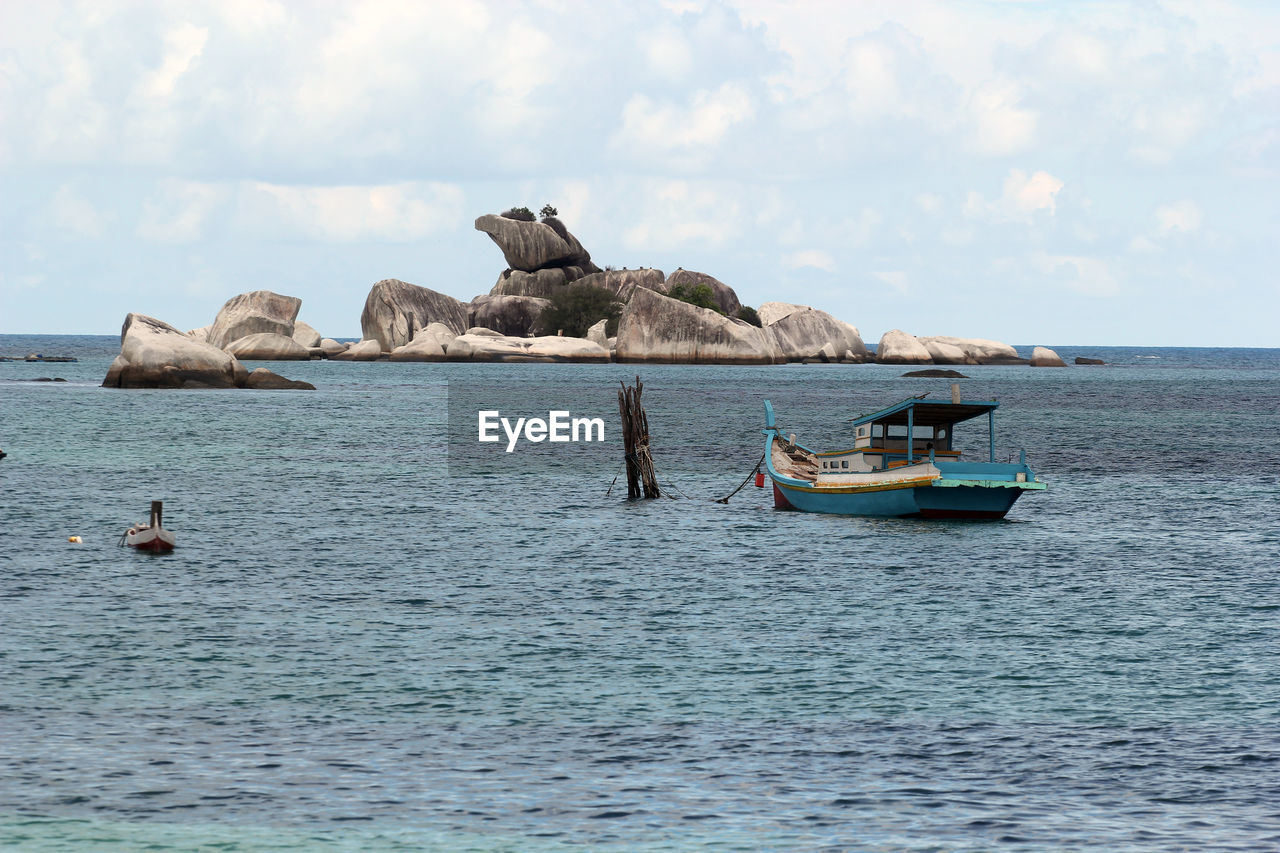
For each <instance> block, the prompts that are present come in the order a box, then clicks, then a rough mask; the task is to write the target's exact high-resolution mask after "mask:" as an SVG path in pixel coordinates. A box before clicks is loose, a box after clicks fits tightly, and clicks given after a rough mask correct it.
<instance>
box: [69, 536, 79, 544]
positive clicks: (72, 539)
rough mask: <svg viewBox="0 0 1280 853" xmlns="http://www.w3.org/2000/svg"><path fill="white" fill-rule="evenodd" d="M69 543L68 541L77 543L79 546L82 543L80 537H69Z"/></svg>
mask: <svg viewBox="0 0 1280 853" xmlns="http://www.w3.org/2000/svg"><path fill="white" fill-rule="evenodd" d="M67 541H68V542H75V543H76V544H79V543H80V537H79V536H68V537H67Z"/></svg>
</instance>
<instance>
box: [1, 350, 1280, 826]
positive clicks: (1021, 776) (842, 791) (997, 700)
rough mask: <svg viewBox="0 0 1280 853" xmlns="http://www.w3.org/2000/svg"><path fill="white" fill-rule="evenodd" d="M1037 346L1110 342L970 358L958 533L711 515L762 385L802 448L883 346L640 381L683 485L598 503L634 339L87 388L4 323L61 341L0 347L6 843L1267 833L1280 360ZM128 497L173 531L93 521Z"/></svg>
mask: <svg viewBox="0 0 1280 853" xmlns="http://www.w3.org/2000/svg"><path fill="white" fill-rule="evenodd" d="M1057 349H1058V351H1059V353H1060V354H1061V355H1063V356H1064V357H1065V358H1068V360H1069V359H1070V358H1072V357H1073V356H1075V355H1091V356H1098V357H1101V358H1104V359H1106V360H1108V361H1109V362H1113V363H1112V364H1108V365H1107V366H1104V367H1089V368H1086V367H1078V368H1077V367H1072V368H1069V369H1066V370H1048V369H1032V368H1027V367H976V368H963V370H964V372H966V373H968V374H969V376H970V377H971V378H970V379H967V380H964V381H963V383H962V385H963V389H964V394H965V396H966V397H973V398H979V397H982V398H986V397H996V398H998V399H999V400H1000V401H1001V406H1000V410H999V415H998V418H997V424H998V429H999V432H998V455H999V456H1000V457H1001V458H1004V457H1007V456H1010V455H1014V454H1016V453H1017V452H1018V450H1019V449H1020V448H1026V449H1027V451H1028V457H1029V461H1030V462H1031V464H1032V465H1033V467H1035V469H1036V470H1037V472H1038V473H1039V474H1040V475H1041V477H1042V478H1043V479H1046V480H1047V481H1048V482H1049V483H1050V488H1049V490H1048V491H1047V492H1045V493H1040V494H1032V495H1028V496H1026V497H1024V498H1023V499H1022V500H1021V501H1019V503H1018V504H1017V505H1016V506H1015V507H1014V510H1013V511H1012V512H1011V513H1010V516H1009V519H1008V520H1007V521H1005V522H1002V523H955V522H922V521H905V520H873V519H856V518H840V517H830V516H814V515H804V514H798V513H782V512H777V511H775V510H773V509H772V505H771V500H770V496H769V495H768V494H766V493H765V491H763V490H757V489H755V488H753V487H751V486H748V487H747V488H746V489H744V490H743V491H742V492H740V493H738V494H737V495H736V496H735V497H734V498H733V499H731V500H730V502H729V504H728V505H721V504H716V503H712V502H710V501H709V500H706V499H705V498H708V497H718V496H720V495H723V494H724V493H726V492H728V491H729V490H730V489H732V488H733V487H734V486H736V485H737V484H738V483H739V482H740V481H741V480H742V478H743V477H744V476H746V474H747V473H748V471H750V469H751V467H752V466H753V465H754V464H755V462H756V460H757V459H758V458H759V455H760V451H761V445H762V439H761V437H760V434H759V426H760V421H761V419H762V413H761V401H762V400H763V399H764V398H766V397H767V398H769V399H771V400H772V401H773V403H774V405H775V407H776V408H777V410H778V412H779V417H780V420H781V421H782V422H783V423H784V424H785V425H786V426H787V428H788V429H789V430H791V431H794V432H796V433H797V434H798V436H800V437H801V440H802V441H805V443H808V444H814V445H820V446H832V447H835V446H840V445H843V444H846V443H847V438H848V428H847V423H846V422H845V419H847V418H848V417H851V416H853V415H855V414H858V413H861V412H865V411H870V410H874V409H876V408H879V407H880V406H882V405H887V404H888V403H891V402H895V401H897V400H899V399H902V398H904V397H907V396H912V395H915V394H920V393H923V392H925V391H929V392H932V393H933V394H935V395H938V396H945V395H946V394H947V387H946V381H945V380H921V379H904V378H901V373H902V372H903V370H904V369H903V368H892V367H886V366H877V365H861V366H820V365H814V366H785V367H782V366H780V367H773V368H720V367H690V366H669V367H643V368H641V369H640V370H639V373H640V374H641V376H642V378H643V379H644V380H645V383H646V390H645V399H646V405H647V408H648V411H649V419H650V425H651V427H652V431H653V435H654V443H655V458H656V462H657V466H658V470H659V474H660V476H661V477H662V478H663V479H664V481H666V482H668V483H669V484H670V485H672V486H673V487H678V488H679V489H680V490H681V491H683V492H684V493H687V494H688V495H690V496H692V497H693V498H698V499H690V500H666V499H664V500H660V501H652V502H641V503H636V504H629V503H627V502H625V501H624V500H620V499H619V489H620V488H621V487H622V483H621V482H619V484H618V485H615V486H614V487H613V491H612V493H611V494H609V495H608V496H606V491H607V490H608V489H609V487H610V484H611V482H612V481H613V479H614V477H615V475H617V474H618V473H619V472H620V470H621V465H620V450H619V447H618V435H617V426H616V424H617V420H616V389H617V387H618V386H617V383H618V381H619V380H622V379H630V378H632V377H633V376H634V374H635V373H636V372H637V371H636V369H635V368H634V367H628V366H626V365H599V366H561V365H510V366H502V365H436V364H389V363H373V364H358V363H352V364H344V363H330V362H312V363H301V364H299V363H282V364H278V365H272V367H273V368H274V369H276V370H278V371H279V372H281V373H284V374H286V375H288V376H290V377H293V378H301V379H306V380H308V381H311V382H313V383H314V384H316V385H317V386H318V388H319V390H318V391H316V392H250V391H203V392H197V391H118V390H108V389H102V388H99V387H97V386H98V383H99V382H101V379H102V376H103V375H104V374H105V372H106V366H107V364H108V363H109V361H110V359H111V358H112V357H113V356H114V355H115V354H116V352H117V351H118V343H117V342H116V340H115V339H114V338H40V339H37V338H33V337H17V336H0V354H5V355H24V354H25V353H26V352H31V351H42V352H45V353H46V354H51V355H76V356H79V357H81V361H80V362H79V363H77V364H27V363H0V447H3V448H4V449H5V450H6V451H7V452H8V453H9V454H10V456H9V458H7V459H5V460H4V461H3V462H0V520H3V528H2V529H3V533H2V534H0V536H2V539H0V541H2V542H3V548H0V626H2V631H0V846H7V847H14V848H18V849H32V850H50V849H59V850H60V849H71V850H97V849H104V848H108V847H111V848H114V849H144V848H145V849H153V850H194V849H211V848H214V847H215V846H217V847H218V849H228V850H234V849H243V850H261V849H272V850H274V849H281V850H284V849H290V850H292V849H301V850H310V849H343V850H357V849H360V850H363V849H404V850H420V849H435V850H450V851H452V850H486V851H489V850H512V851H523V850H535V851H541V850H583V849H590V850H598V849H610V850H687V849H710V850H798V849H805V850H825V849H830V850H846V849H859V850H988V849H992V848H995V847H1009V848H1014V849H1017V848H1025V849H1053V850H1062V849H1080V850H1083V849H1110V850H1126V849H1131V850H1166V849H1259V850H1266V849H1274V848H1276V847H1277V846H1280V672H1278V671H1277V662H1276V661H1277V656H1276V649H1277V647H1280V585H1278V581H1280V577H1278V576H1280V559H1277V557H1278V556H1280V524H1278V523H1277V521H1276V519H1277V511H1278V510H1280V473H1278V472H1280V429H1277V426H1276V413H1277V411H1278V410H1280V351H1277V350H1212V349H1168V350H1150V349H1142V350H1136V349H1125V348H1101V347H1089V348H1072V347H1058V348H1057ZM1148 356H1158V358H1150V357H1148ZM41 376H45V377H51V378H52V377H63V378H65V379H67V380H68V381H67V382H59V383H53V382H48V383H45V382H39V383H37V382H28V381H21V380H27V379H32V378H38V377H41ZM478 406H492V407H493V408H496V409H500V410H502V411H503V413H504V414H506V413H507V412H511V413H512V414H520V415H529V414H536V413H538V412H545V411H546V410H547V409H548V408H550V407H570V408H572V410H573V411H574V414H583V415H590V416H602V417H604V418H605V419H606V421H607V424H608V434H607V438H608V441H607V442H606V443H605V444H604V445H555V446H552V445H549V444H542V445H537V446H530V447H526V448H524V449H522V450H519V451H517V452H516V453H513V454H510V455H507V454H502V453H501V452H500V451H499V452H498V453H496V454H495V453H493V452H491V451H492V448H491V447H490V446H485V447H480V446H479V445H473V444H471V443H470V442H469V440H468V439H466V436H468V435H470V432H469V431H470V430H472V429H473V428H474V425H473V424H472V423H471V422H470V421H467V420H466V418H467V417H474V412H475V409H476V407H478ZM468 412H470V414H469V415H468V414H467V413H468ZM464 421H465V422H464ZM451 435H452V437H453V439H454V440H453V441H452V442H451V441H450V440H449V438H450V436H451ZM460 436H461V439H460V438H459V437H460ZM957 437H958V438H959V439H960V440H961V442H962V443H963V444H964V446H965V449H973V450H977V451H979V452H982V453H985V448H986V430H985V427H984V426H975V427H973V428H972V429H965V428H964V427H961V428H960V429H959V430H958V431H957ZM469 448H470V450H474V451H475V453H474V456H472V455H471V454H470V453H469ZM152 498H162V499H164V500H165V507H166V515H167V519H168V523H167V526H169V527H171V528H173V529H174V530H175V531H177V533H178V535H179V549H178V550H177V551H176V552H175V553H174V554H172V555H169V556H163V557H146V556H143V555H138V554H133V553H128V552H126V551H124V550H123V549H120V548H117V547H116V540H117V538H118V537H119V535H120V533H121V532H122V530H123V529H124V527H125V526H127V524H128V523H129V522H131V521H133V520H135V519H139V518H143V517H145V514H146V509H147V505H148V502H149V501H150V500H151V499H152ZM70 535H79V536H81V537H82V539H83V542H82V543H81V544H78V545H77V544H71V543H68V542H67V537H68V536H70Z"/></svg>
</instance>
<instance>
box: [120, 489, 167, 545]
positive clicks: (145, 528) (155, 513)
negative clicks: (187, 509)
mask: <svg viewBox="0 0 1280 853" xmlns="http://www.w3.org/2000/svg"><path fill="white" fill-rule="evenodd" d="M163 515H164V503H163V501H152V502H151V520H150V521H149V522H148V523H147V524H135V525H133V527H130V528H129V529H128V530H126V531H125V532H124V535H123V536H121V537H120V538H121V541H122V542H123V543H124V544H125V545H128V546H130V547H132V548H137V549H138V550H139V551H172V550H173V546H174V544H176V542H177V537H176V536H174V535H173V532H172V531H169V530H165V529H164V527H163V526H161V523H160V522H161V520H162V517H163Z"/></svg>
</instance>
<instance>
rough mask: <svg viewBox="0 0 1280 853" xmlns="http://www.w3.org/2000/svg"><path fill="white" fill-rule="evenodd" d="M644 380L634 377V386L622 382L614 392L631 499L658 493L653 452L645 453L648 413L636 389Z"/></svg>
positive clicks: (640, 388)
mask: <svg viewBox="0 0 1280 853" xmlns="http://www.w3.org/2000/svg"><path fill="white" fill-rule="evenodd" d="M643 390H644V383H643V382H641V381H640V377H639V376H637V377H636V384H635V387H634V388H631V387H629V386H628V385H627V384H626V383H625V382H624V383H622V390H621V391H619V392H618V414H620V415H621V416H622V442H623V447H624V449H625V451H626V460H627V499H628V500H635V499H636V498H638V497H640V496H641V494H643V495H644V497H646V498H657V497H662V492H661V491H659V489H658V476H657V474H655V473H654V471H653V456H651V455H650V453H649V417H648V416H647V415H646V414H645V413H644V406H642V405H640V392H641V391H643Z"/></svg>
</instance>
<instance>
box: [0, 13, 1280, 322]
mask: <svg viewBox="0 0 1280 853" xmlns="http://www.w3.org/2000/svg"><path fill="white" fill-rule="evenodd" d="M1278 178H1280V4H1276V3H1271V2H1175V1H1174V0H1168V2H1159V0H1152V2H1087V0H1077V2H1013V0H1004V2H996V0H986V2H977V0H954V2H911V0H891V2H879V0H865V2H852V0H849V2H818V0H814V2H795V3H784V2H778V1H777V0H723V2H706V3H701V2H686V0H662V1H661V2H659V1H658V0H626V2H613V0H584V1H583V2H577V0H492V2H486V0H447V2H437V0H427V2H421V0H419V2H391V0H381V2H367V0H364V1H363V2H362V0H309V2H287V3H281V2H274V1H273V0H209V1H208V2H205V0H188V2H114V0H91V2H83V3H81V2H53V0H39V2H37V0H0V333H8V334H21V333H53V334H59V333H61V334H115V333H116V332H117V330H118V329H119V327H120V324H121V322H122V321H123V320H124V317H125V315H126V314H127V313H128V312H131V311H136V312H141V313H144V314H149V315H152V316H155V317H158V318H160V319H162V320H165V321H167V322H169V323H171V324H173V325H175V326H177V327H179V328H182V329H188V328H194V327H198V326H203V325H206V324H208V323H210V322H212V321H213V318H214V316H215V315H216V313H217V311H218V309H219V308H220V307H221V306H222V304H223V303H224V302H225V301H226V300H227V299H229V298H230V297H232V296H234V295H236V294H237V293H242V292H245V291H250V290H259V289H267V290H273V291H276V292H278V293H284V294H289V295H292V296H298V297H301V299H302V300H303V304H302V310H301V313H300V314H299V319H301V320H306V321H307V322H309V323H310V324H311V325H313V326H315V327H316V328H317V329H319V330H320V331H321V332H322V333H323V334H325V335H327V336H331V337H358V336H359V334H360V312H361V309H362V308H363V305H364V300H365V297H366V295H367V294H368V292H369V288H370V286H371V285H373V284H374V283H375V282H377V281H379V280H381V279H384V278H399V279H402V280H404V281H408V282H412V283H414V284H418V285H422V286H424V287H430V288H432V289H434V290H438V291H441V292H443V293H447V294H450V295H451V296H455V297H457V298H459V299H462V300H464V301H468V300H470V299H471V298H473V297H474V296H476V295H479V294H484V293H487V292H488V291H489V290H490V288H492V287H493V285H494V283H495V282H496V281H497V279H498V277H499V275H500V274H501V272H502V270H503V268H504V267H505V262H504V261H503V258H502V254H501V252H500V251H499V250H498V248H497V247H496V246H495V245H494V244H493V243H492V242H491V241H490V240H489V238H488V237H487V236H486V235H484V234H482V233H480V232H478V231H475V230H474V227H473V223H474V221H475V219H476V217H478V216H480V215H482V214H485V213H497V212H500V211H502V210H504V209H506V208H508V207H511V206H520V205H524V206H527V207H530V208H532V209H533V210H535V211H536V210H538V209H540V208H541V207H542V206H543V205H544V204H551V205H553V206H554V207H556V208H557V209H558V210H559V213H560V218H561V219H562V220H563V221H564V222H565V224H566V225H567V226H568V227H569V229H570V230H571V231H572V232H574V234H575V235H576V236H577V237H578V238H579V239H580V240H581V242H582V243H583V245H584V246H586V248H587V249H588V251H590V252H591V255H592V258H593V259H594V260H595V261H596V263H598V264H599V265H600V266H602V267H603V266H606V265H611V266H614V267H618V268H621V267H630V268H636V267H656V268H658V269H662V270H665V271H667V272H668V273H670V272H671V271H673V270H675V269H676V268H677V267H683V268H685V269H690V270H697V271H700V272H704V273H708V274H710V275H713V276H715V277H716V278H718V279H720V280H721V281H723V282H725V283H726V284H728V285H730V286H732V287H733V288H734V289H735V290H736V291H737V293H738V295H739V297H740V298H741V300H742V301H743V303H744V304H748V305H759V304H760V303H762V302H766V301H774V300H777V301H784V302H796V303H801V304H805V305H812V306H814V307H816V308H821V309H823V310H825V311H828V312H830V313H832V314H834V315H835V316H837V317H839V318H840V319H842V320H846V321H848V322H850V323H853V324H854V325H855V326H857V327H858V328H859V329H860V330H861V333H862V335H863V337H864V339H866V340H867V341H868V343H875V342H876V341H878V340H879V338H880V335H881V334H883V333H884V332H886V331H888V330H890V329H902V330H904V331H907V332H910V333H912V334H916V335H956V336H962V337H982V338H993V339H996V340H1002V341H1006V342H1009V343H1014V344H1025V345H1029V344H1044V345H1049V346H1052V345H1054V344H1059V345H1069V344H1081V345H1087V344H1096V345H1132V346H1263V347H1276V346H1280V276H1278V274H1277V271H1276V261H1277V258H1280V251H1277V243H1280V181H1278Z"/></svg>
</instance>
